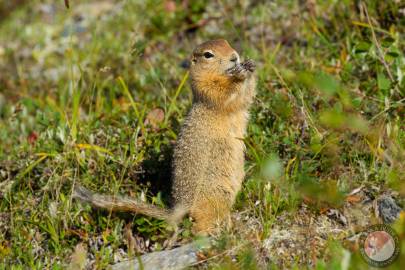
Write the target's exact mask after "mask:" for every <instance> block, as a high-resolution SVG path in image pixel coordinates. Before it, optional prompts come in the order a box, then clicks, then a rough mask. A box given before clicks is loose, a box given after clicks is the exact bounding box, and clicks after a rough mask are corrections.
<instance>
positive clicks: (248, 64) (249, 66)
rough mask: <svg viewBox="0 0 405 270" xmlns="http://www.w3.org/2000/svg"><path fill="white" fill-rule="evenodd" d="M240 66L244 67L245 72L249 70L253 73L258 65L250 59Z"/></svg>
mask: <svg viewBox="0 0 405 270" xmlns="http://www.w3.org/2000/svg"><path fill="white" fill-rule="evenodd" d="M240 65H241V66H243V68H244V69H245V70H248V71H250V72H253V71H255V69H256V64H255V62H254V61H253V60H252V59H248V60H246V61H245V62H243V63H242V64H240Z"/></svg>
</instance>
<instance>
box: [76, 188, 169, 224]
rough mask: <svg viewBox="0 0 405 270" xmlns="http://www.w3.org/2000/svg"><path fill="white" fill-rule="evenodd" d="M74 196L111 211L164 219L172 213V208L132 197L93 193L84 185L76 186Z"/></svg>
mask: <svg viewBox="0 0 405 270" xmlns="http://www.w3.org/2000/svg"><path fill="white" fill-rule="evenodd" d="M73 198H76V199H79V200H81V201H84V202H87V203H89V204H91V205H92V206H95V207H98V208H103V209H107V210H110V211H120V212H135V213H138V214H143V215H146V216H150V217H154V218H158V219H164V220H168V219H170V217H171V214H172V212H171V210H169V209H165V208H161V207H158V206H154V205H152V204H148V203H145V202H141V201H137V200H134V199H130V198H128V197H119V196H108V195H102V194H97V193H93V192H92V191H90V190H88V189H87V188H85V187H82V186H76V187H75V189H74V191H73Z"/></svg>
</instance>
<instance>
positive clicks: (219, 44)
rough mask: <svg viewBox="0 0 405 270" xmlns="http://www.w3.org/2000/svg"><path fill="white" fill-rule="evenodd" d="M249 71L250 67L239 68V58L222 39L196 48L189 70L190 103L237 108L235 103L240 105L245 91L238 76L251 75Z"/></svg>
mask: <svg viewBox="0 0 405 270" xmlns="http://www.w3.org/2000/svg"><path fill="white" fill-rule="evenodd" d="M249 68H253V66H251V65H249V64H247V65H245V64H241V63H240V60H239V54H238V53H237V52H236V51H235V50H234V49H233V48H232V47H231V46H230V45H229V43H228V42H227V41H226V40H224V39H217V40H210V41H207V42H204V43H202V44H200V45H198V46H197V47H196V48H195V49H194V51H193V54H192V56H191V66H190V77H191V85H192V90H193V94H194V99H195V100H196V101H201V102H204V103H205V104H207V105H210V106H213V107H216V108H225V107H229V106H231V107H232V106H233V107H235V108H236V107H238V106H236V103H244V97H243V95H242V94H243V93H244V92H243V91H242V92H241V90H242V89H243V88H246V84H244V80H245V79H246V78H248V77H246V76H245V77H243V76H239V75H241V74H242V73H243V74H247V73H249V74H251V72H252V70H249V71H248V70H247V69H249ZM243 70H245V71H246V72H243ZM243 74H242V75H243ZM242 77H243V78H242ZM249 77H250V76H249ZM253 87H254V86H252V88H253ZM238 93H240V94H241V95H238ZM245 95H246V94H245ZM245 103H246V102H245ZM227 110H228V109H227Z"/></svg>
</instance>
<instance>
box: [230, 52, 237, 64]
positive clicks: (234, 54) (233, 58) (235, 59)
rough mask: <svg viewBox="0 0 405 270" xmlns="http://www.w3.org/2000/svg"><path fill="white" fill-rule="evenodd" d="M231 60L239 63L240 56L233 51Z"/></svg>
mask: <svg viewBox="0 0 405 270" xmlns="http://www.w3.org/2000/svg"><path fill="white" fill-rule="evenodd" d="M230 60H231V62H234V63H237V62H238V60H239V57H238V55H237V54H236V53H233V54H232V56H231V59H230Z"/></svg>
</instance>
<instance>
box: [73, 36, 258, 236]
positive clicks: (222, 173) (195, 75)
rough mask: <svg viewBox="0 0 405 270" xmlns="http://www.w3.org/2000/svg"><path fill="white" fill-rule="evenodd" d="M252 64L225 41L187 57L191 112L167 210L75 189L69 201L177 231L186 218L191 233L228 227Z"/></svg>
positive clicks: (240, 171)
mask: <svg viewBox="0 0 405 270" xmlns="http://www.w3.org/2000/svg"><path fill="white" fill-rule="evenodd" d="M254 70H255V64H254V62H253V61H252V60H247V61H245V62H243V63H240V58H239V55H238V53H237V52H236V51H235V50H234V49H233V48H232V47H231V46H230V45H229V43H228V42H227V41H226V40H223V39H218V40H211V41H207V42H204V43H202V44H200V45H199V46H197V47H196V48H195V49H194V51H193V53H192V56H191V64H190V78H191V88H192V92H193V104H192V107H191V110H190V112H189V114H188V116H187V118H186V119H185V121H184V124H183V126H182V128H181V132H180V135H179V139H178V141H177V144H176V146H175V149H174V156H173V171H172V177H173V187H172V198H173V207H172V208H171V209H165V208H161V207H158V206H155V205H152V204H148V203H145V202H141V201H138V200H135V199H132V198H128V197H118V196H109V195H102V194H96V193H93V192H91V191H89V190H87V189H86V188H84V187H82V186H77V187H76V188H75V190H74V194H73V196H74V197H75V198H78V199H80V200H82V201H85V202H88V203H90V204H91V205H93V206H95V207H99V208H104V209H108V210H110V211H129V212H135V213H139V214H143V215H147V216H151V217H154V218H158V219H165V220H166V221H167V222H168V223H169V224H171V225H172V226H175V227H176V228H177V225H178V223H179V222H180V221H181V220H182V218H183V217H184V216H185V215H189V216H190V217H191V218H192V219H193V221H194V223H193V231H194V232H195V233H202V234H206V233H210V232H212V231H213V230H215V229H216V228H219V225H221V224H226V225H230V223H229V222H230V212H231V208H232V205H233V204H234V201H235V198H236V195H237V193H238V192H239V190H240V189H241V185H242V181H243V178H244V175H245V173H244V149H245V146H244V143H243V137H244V136H245V132H246V127H247V123H248V110H249V107H250V105H251V104H252V101H253V98H254V95H255V86H256V81H255V76H254Z"/></svg>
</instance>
